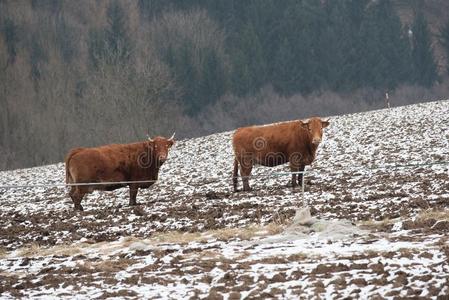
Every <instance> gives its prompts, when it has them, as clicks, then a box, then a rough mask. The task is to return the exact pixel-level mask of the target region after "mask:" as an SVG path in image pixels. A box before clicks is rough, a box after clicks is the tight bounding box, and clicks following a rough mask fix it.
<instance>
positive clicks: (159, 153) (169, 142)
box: [148, 133, 175, 166]
mask: <svg viewBox="0 0 449 300" xmlns="http://www.w3.org/2000/svg"><path fill="white" fill-rule="evenodd" d="M174 137H175V134H174V133H173V135H172V136H171V138H169V139H167V138H164V137H161V136H157V137H155V138H153V139H152V138H148V140H149V141H150V143H151V144H152V146H153V147H152V148H153V153H154V156H153V157H154V158H155V159H156V163H157V165H158V166H162V164H163V163H164V162H165V161H166V160H167V157H168V150H170V148H171V146H173V144H174V143H175V140H174Z"/></svg>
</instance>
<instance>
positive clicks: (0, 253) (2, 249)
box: [0, 246, 8, 258]
mask: <svg viewBox="0 0 449 300" xmlns="http://www.w3.org/2000/svg"><path fill="white" fill-rule="evenodd" d="M6 255H8V251H6V248H5V247H2V246H0V258H4V257H6Z"/></svg>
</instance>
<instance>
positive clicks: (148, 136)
mask: <svg viewBox="0 0 449 300" xmlns="http://www.w3.org/2000/svg"><path fill="white" fill-rule="evenodd" d="M147 138H148V140H149V141H150V142H152V141H153V139H152V138H151V136H150V135H149V134H147Z"/></svg>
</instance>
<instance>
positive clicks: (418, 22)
mask: <svg viewBox="0 0 449 300" xmlns="http://www.w3.org/2000/svg"><path fill="white" fill-rule="evenodd" d="M412 59H413V74H414V82H415V83H417V84H419V85H422V86H425V87H431V86H432V85H433V84H434V83H435V81H436V80H437V79H438V71H437V65H436V63H435V59H434V55H433V50H432V45H431V41H430V32H429V29H428V26H427V22H426V19H425V18H424V15H423V14H422V13H421V12H420V11H419V12H418V13H417V14H416V16H415V20H414V21H413V24H412Z"/></svg>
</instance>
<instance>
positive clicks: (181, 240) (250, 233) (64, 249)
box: [0, 222, 284, 268]
mask: <svg viewBox="0 0 449 300" xmlns="http://www.w3.org/2000/svg"><path fill="white" fill-rule="evenodd" d="M283 229H284V226H283V224H280V223H277V222H273V223H270V224H268V225H265V226H260V225H250V226H247V227H244V228H222V229H216V230H209V231H205V232H193V233H189V232H178V231H170V232H164V233H156V234H154V235H153V236H152V237H151V238H150V239H145V240H142V239H138V238H136V237H133V236H130V237H126V238H125V239H124V240H123V241H122V242H121V243H116V244H113V243H109V242H100V243H96V244H88V243H80V244H76V245H72V244H63V245H58V246H54V247H50V248H42V247H40V246H39V245H38V244H35V243H33V244H30V245H27V246H25V247H23V248H21V249H19V251H18V255H17V256H19V257H37V256H47V255H62V256H73V255H76V254H81V253H83V252H84V249H97V250H98V251H99V252H102V253H103V254H107V253H110V252H111V251H114V250H119V249H123V248H125V247H129V246H130V245H131V244H132V243H134V242H143V243H145V244H147V245H148V246H150V245H152V246H157V245H158V244H161V243H173V244H178V245H185V244H188V243H190V242H200V243H206V242H207V241H209V240H211V239H217V240H220V241H229V240H232V239H240V240H250V239H252V238H254V237H265V236H270V235H274V234H278V233H280V232H282V230H283ZM2 251H3V252H2ZM6 254H7V252H6V250H2V249H1V248H0V257H2V255H3V256H5V255H6ZM105 268H107V267H106V266H105Z"/></svg>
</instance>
